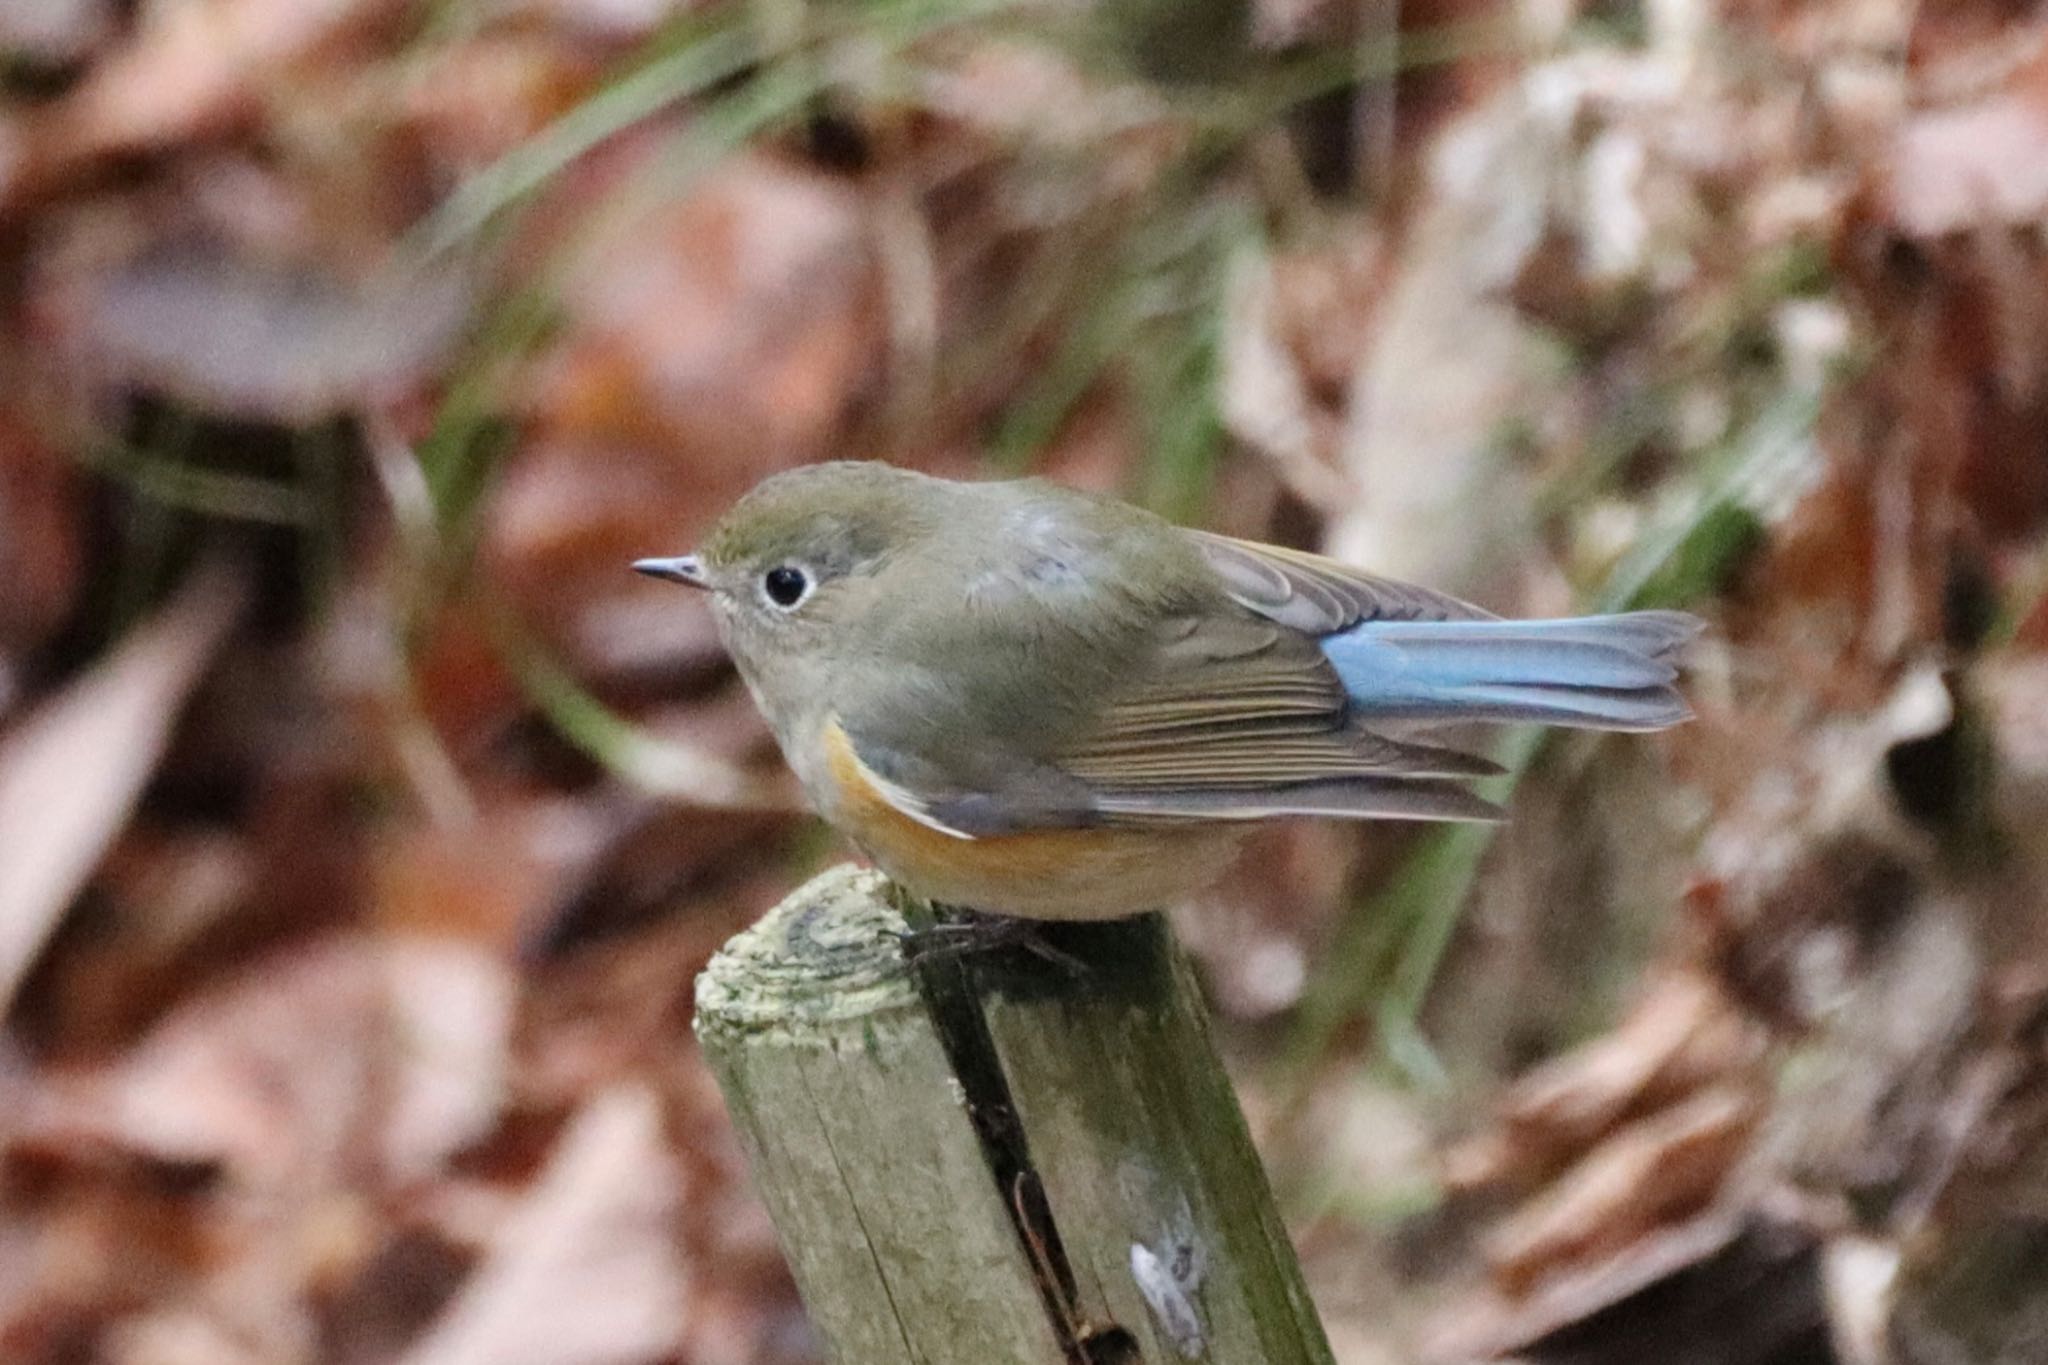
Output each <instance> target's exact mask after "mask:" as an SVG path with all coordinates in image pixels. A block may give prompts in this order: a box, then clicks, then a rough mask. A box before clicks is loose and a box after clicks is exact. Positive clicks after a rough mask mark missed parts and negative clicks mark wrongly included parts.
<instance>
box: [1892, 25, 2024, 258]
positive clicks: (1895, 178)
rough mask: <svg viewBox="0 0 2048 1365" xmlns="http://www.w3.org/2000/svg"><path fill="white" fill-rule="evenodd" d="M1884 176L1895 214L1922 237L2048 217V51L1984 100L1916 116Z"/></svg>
mask: <svg viewBox="0 0 2048 1365" xmlns="http://www.w3.org/2000/svg"><path fill="white" fill-rule="evenodd" d="M1886 171H1887V179H1888V189H1889V197H1890V203H1891V211H1892V215H1893V217H1894V218H1895V219H1896V220H1897V222H1898V225H1899V226H1900V227H1902V228H1904V229H1905V230H1906V232H1908V233H1910V234H1913V235H1916V236H1922V237H1935V236H1940V235H1942V234H1943V233H1949V232H1961V231H1966V230H1968V229H1970V228H1975V227H1988V226H1993V225H1998V226H2003V225H2007V224H2015V225H2019V224H2030V223H2034V222H2036V221H2038V220H2039V219H2040V217H2041V215H2042V213H2043V212H2044V211H2048V49H2042V50H2041V51H2040V52H2039V53H2037V54H2036V56H2035V57H2034V59H2033V60H2032V61H2031V62H2028V63H2026V64H2025V65H2023V66H2021V67H2020V68H2019V69H2018V70H2016V71H2015V72H2013V73H2012V75H2011V76H2010V78H2008V79H2007V80H2006V81H2005V82H2004V83H2003V84H2002V86H2001V87H2000V88H1999V89H1998V90H1996V91H1995V92H1993V93H1991V94H1989V95H1987V96H1986V97H1985V98H1983V99H1980V100H1978V101H1976V102H1974V103H1969V104H1959V105H1954V106H1948V107H1943V108H1936V109H1928V110H1923V111H1921V112H1918V113H1916V114H1914V115H1913V116H1912V117H1911V118H1910V119H1908V120H1907V122H1906V123H1905V125H1904V126H1903V127H1901V128H1900V129H1899V132H1898V135H1897V139H1896V141H1895V142H1894V143H1893V145H1892V148H1891V154H1890V158H1889V165H1888V166H1887V167H1886Z"/></svg>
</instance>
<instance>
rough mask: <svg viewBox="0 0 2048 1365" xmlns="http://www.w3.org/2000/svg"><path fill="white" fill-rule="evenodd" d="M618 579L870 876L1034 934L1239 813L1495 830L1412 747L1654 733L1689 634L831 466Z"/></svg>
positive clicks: (1188, 861)
mask: <svg viewBox="0 0 2048 1365" xmlns="http://www.w3.org/2000/svg"><path fill="white" fill-rule="evenodd" d="M633 567H634V568H635V569H637V570H639V571H640V572H642V573H645V574H651V575H653V576H655V577H657V578H664V579H669V580H671V581H673V582H677V583H685V584H688V585H690V586H691V587H694V588H701V589H705V590H707V591H708V592H710V594H711V605H712V609H713V612H714V615H715V616H716V619H717V623H718V630H719V634H720V637H721V638H722V639H723V640H724V641H725V644H726V647H727V649H729V650H730V651H731V653H732V657H733V660H734V662H735V663H736V664H737V665H738V667H739V671H740V676H741V677H742V678H744V679H745V680H746V683H747V686H748V688H749V690H750V691H751V692H752V693H753V696H754V700H755V702H756V704H757V705H758V706H759V707H760V708H761V711H762V713H763V714H764V715H765V716H766V717H767V719H768V723H769V725H770V726H771V727H772V728H773V729H774V732H775V737H776V739H777V741H778V742H779V743H780V744H781V746H782V752H783V755H784V756H785V757H786V758H787V759H788V761H789V764H790V766H791V767H792V768H794V769H795V770H796V774H797V777H798V778H799V780H800V781H801V782H802V784H803V787H804V790H805V793H806V795H807V796H808V797H809V799H810V800H811V802H812V804H813V805H815V806H816V808H817V810H818V812H819V813H820V814H821V815H823V816H824V818H825V819H826V820H828V821H830V822H831V823H832V824H833V825H835V826H837V827H838V828H839V829H840V830H841V831H842V832H843V833H845V834H846V835H847V836H848V837H849V838H850V839H852V841H853V842H854V843H855V844H856V845H858V846H859V848H860V849H861V850H862V851H863V852H864V853H865V854H866V855H867V856H868V857H869V858H871V859H872V860H873V861H874V862H875V863H876V865H878V866H879V867H880V868H881V869H882V870H883V871H884V872H886V873H887V874H888V875H889V876H891V877H893V878H895V879H896V880H897V881H898V882H900V883H901V884H902V885H903V886H905V887H907V888H908V889H909V890H911V891H912V892H914V893H916V894H918V895H920V896H923V897H925V898H926V899H928V900H932V901H936V902H939V903H942V904H947V905H954V906H960V907H966V908H971V909H975V910H980V911H984V912H990V913H995V914H1001V915H1012V916H1022V917H1025V918H1030V919H1046V920H1087V919H1105V918H1113V917H1117V916H1122V915H1129V914H1135V913H1138V912H1141V911H1145V910H1151V909H1157V908H1160V907H1163V906H1165V905H1168V904H1171V903H1173V902H1175V901H1177V900H1180V899H1183V898H1185V897H1186V896H1188V895H1189V894H1192V893H1194V892H1196V891H1199V890H1201V889H1202V888H1203V887H1204V886H1206V885H1207V884H1209V883H1210V882H1211V881H1213V880H1214V879H1215V878H1217V877H1218V876H1220V875H1221V873H1222V872H1223V871H1224V869H1225V868H1226V867H1227V866H1228V865H1229V863H1230V860H1231V858H1232V857H1233V855H1234V854H1235V852H1236V849H1237V845H1238V843H1239V842H1240V840H1241V838H1242V835H1243V832H1244V831H1245V829H1246V828H1247V826H1248V823H1249V822H1251V821H1255V820H1261V819H1266V818H1268V817H1278V816H1295V815H1313V816H1337V817H1344V818H1354V819H1370V818H1387V819H1408V820H1492V819H1497V818H1499V817H1500V811H1499V809H1498V808H1497V807H1495V806H1493V805H1491V804H1490V803H1488V802H1486V801H1484V800H1482V799H1480V798H1479V797H1478V796H1476V795H1475V794H1473V793H1472V792H1471V791H1469V790H1467V789H1466V788H1465V787H1464V786H1463V785H1462V783H1463V781H1464V780H1466V779H1470V778H1474V777H1483V776H1486V775H1488V774H1491V773H1497V772H1499V771H1500V769H1499V768H1498V766H1497V765H1495V764H1493V763H1491V762H1489V761H1488V760H1487V759H1485V758H1482V757H1479V756H1477V755H1474V754H1470V753H1466V752H1462V751H1460V750H1459V749H1457V748H1454V747H1447V746H1445V745H1443V744H1440V743H1431V742H1427V740H1426V739H1425V738H1423V737H1422V736H1423V735H1425V734H1426V733H1427V730H1428V727H1432V726H1442V725H1445V724H1450V723H1458V722H1467V721H1489V722H1531V721H1533V722H1540V723H1544V724H1550V725H1562V726H1572V727H1576V728H1580V729H1593V730H1660V729H1663V728H1665V727H1667V726H1671V725H1676V724H1678V723H1680V722H1681V721H1684V720H1686V719H1688V718H1689V717H1690V715H1691V711H1690V710H1689V709H1688V707H1687V706H1686V703H1685V700H1684V698H1682V697H1681V696H1680V695H1679V693H1678V690H1677V689H1676V687H1675V686H1674V679H1675V677H1676V668H1675V666H1674V663H1673V660H1674V657H1675V656H1676V655H1677V653H1678V652H1679V650H1680V649H1681V648H1682V647H1683V646H1684V645H1685V643H1686V642H1687V641H1688V640H1690V639H1691V638H1692V637H1693V636H1694V635H1695V634H1696V633H1698V631H1699V629H1700V622H1699V621H1698V620H1697V619H1696V618H1694V617H1692V616H1688V615H1686V614H1685V613H1683V612H1675V611H1637V612H1627V613H1624V614H1621V615H1615V616H1589V617H1577V618H1573V619H1568V620H1546V621H1508V620H1501V619H1499V618H1497V617H1495V616H1492V615H1490V614H1488V613H1487V612H1485V611H1482V610H1480V609H1479V608H1478V607H1474V606H1471V605H1469V604H1467V603H1464V602H1461V601H1459V600H1457V599H1456V598H1454V597H1449V596H1446V595H1444V594H1442V593H1437V592H1432V591H1430V590H1429V589H1427V588H1419V587H1413V586H1410V585H1409V584H1406V583H1400V582H1396V581H1394V580H1392V579H1387V578H1378V577H1375V576H1373V575H1371V574H1368V573H1364V572H1361V571H1360V570H1357V569H1353V568H1350V567H1348V566H1346V565H1344V564H1340V563H1338V562H1336V561H1335V560H1331V559H1326V558H1323V557H1321V556H1319V555H1313V554H1308V553H1304V552H1302V551H1299V550H1289V549H1282V548H1280V547H1278V546H1273V545H1261V544H1256V543H1254V542H1251V541H1245V540H1235V539H1232V538H1230V537H1228V536H1222V535H1215V534H1211V533H1209V532H1205V531H1195V530H1188V529H1184V528H1182V527H1178V526H1175V525H1173V524H1172V523H1170V522H1167V521H1165V520H1163V519H1161V518H1159V517H1157V516H1154V515H1153V514H1151V513H1149V512H1145V511H1142V510H1140V509H1138V508H1135V507H1132V506H1129V505H1128V504H1125V503H1122V502H1118V501H1116V500H1115V499H1113V498H1108V497H1103V496H1099V495H1095V494H1090V493H1083V492H1079V491H1076V490H1073V489H1069V488H1063V487H1060V486H1059V485H1056V484H1052V483H1048V482H1045V481H1044V480H1040V479H1023V480H1015V481H1008V482H990V483H965V482H954V481H951V480H947V479H939V478H933V477H931V476H929V475H924V474H918V473H913V472H911V471H908V470H903V469H897V468H894V467H891V466H889V465H885V464H873V463H856V462H841V463H833V464H820V465H811V466H807V467H804V468H799V469H794V470H789V471H787V472H784V473H780V474H776V475H774V476H772V477H770V478H768V479H766V480H764V481H763V482H762V483H761V484H759V485H758V486H756V487H755V488H754V489H753V491H751V492H749V493H748V494H747V495H746V496H745V497H743V498H742V499H741V500H740V501H739V502H738V503H737V504H735V505H734V506H733V508H732V509H731V510H730V511H729V512H727V513H726V515H725V516H724V518H723V519H722V520H720V522H719V523H718V525H717V526H716V527H715V528H714V529H713V531H712V532H711V535H710V537H709V539H708V540H707V541H706V543H705V544H704V545H703V547H702V548H701V549H700V550H699V551H698V553H696V554H691V555H683V556H680V557H677V558H673V559H643V560H640V561H639V562H637V563H636V564H634V566H633Z"/></svg>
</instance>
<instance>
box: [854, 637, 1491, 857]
mask: <svg viewBox="0 0 2048 1365" xmlns="http://www.w3.org/2000/svg"><path fill="white" fill-rule="evenodd" d="M851 739H852V742H853V744H854V747H855V750H856V752H857V754H858V755H859V757H860V758H861V760H862V762H863V764H864V765H865V766H866V767H867V768H868V769H870V770H871V771H872V773H873V774H875V775H876V776H877V777H878V778H879V779H880V780H879V781H876V782H874V783H873V784H872V785H873V787H874V789H875V790H876V791H877V792H878V793H879V794H881V795H882V796H883V797H884V798H885V799H887V800H888V801H889V802H890V803H891V804H892V805H893V806H895V807H896V808H897V809H898V810H899V811H901V812H902V813H903V814H905V815H908V816H909V817H910V818H912V819H915V820H918V821H919V822H920V823H923V824H925V825H927V826H929V827H931V828H934V829H940V830H943V831H945V832H947V833H950V834H956V835H959V836H961V837H964V838H979V837H984V836H988V835H997V834H1004V833H1015V832H1018V831H1021V830H1027V829H1044V828H1058V827H1074V826H1085V825H1099V824H1152V823H1161V822H1178V821H1185V820H1245V819H1256V818H1261V817H1265V816H1277V815H1290V814H1304V815H1305V814H1315V815H1336V816H1351V817H1361V818H1362V817H1383V818H1394V819H1399V818H1409V819H1465V820H1483V819H1493V818H1497V816H1498V813H1499V812H1498V811H1497V810H1496V808H1495V807H1493V806H1492V805H1491V804H1490V803H1488V802H1486V801H1483V800H1481V799H1480V798H1479V797H1477V796H1474V795H1472V794H1471V793H1470V792H1468V791H1466V790H1465V789H1464V788H1463V787H1461V786H1459V785H1457V779H1461V778H1471V777H1480V776H1486V775H1489V774H1492V773H1496V772H1498V771H1499V768H1498V767H1497V766H1496V765H1494V764H1493V763H1491V762H1489V761H1487V760H1486V759H1483V758H1478V757H1475V756H1473V755H1470V754H1464V753H1459V752H1457V751H1455V750H1451V749H1442V748H1436V747H1433V746H1429V745H1423V744H1409V743H1402V742H1399V741H1396V740H1392V739H1388V738H1386V737H1384V736H1380V735H1375V734H1372V733H1370V732H1368V731H1365V730H1362V729H1360V728H1358V727H1357V726H1356V725H1355V724H1353V723H1352V721H1351V718H1350V714H1349V703H1348V701H1347V699H1346V697H1345V694H1344V687H1343V683H1342V682H1341V681H1340V680H1339V679H1338V677H1337V675H1336V673H1335V671H1334V670H1333V669H1332V668H1331V666H1330V664H1329V661H1328V660H1327V659H1325V658H1324V657H1323V656H1322V653H1321V651H1320V650H1318V649H1317V648H1316V647H1315V642H1314V641H1313V640H1312V639H1310V638H1309V637H1308V636H1306V635H1303V634H1301V633H1300V632H1299V631H1297V630H1294V629H1291V628H1289V627H1287V626H1284V625H1279V624H1276V623H1274V622H1271V621H1266V620H1261V619H1259V618H1257V617H1253V616H1238V615H1215V614H1211V615H1204V616H1201V617H1186V618H1181V619H1178V620H1173V621H1168V622H1165V623H1163V624H1162V626H1161V629H1160V638H1159V643H1158V647H1157V649H1156V650H1155V651H1154V654H1153V657H1152V658H1151V660H1150V661H1149V663H1148V665H1147V666H1146V667H1145V668H1143V669H1141V670H1139V671H1138V672H1137V674H1136V676H1134V678H1133V679H1132V680H1131V681H1129V682H1128V683H1127V684H1126V685H1125V686H1124V687H1123V688H1122V689H1121V690H1120V691H1119V692H1118V693H1116V694H1115V695H1114V696H1113V697H1112V698H1111V699H1110V700H1109V702H1108V703H1107V704H1106V706H1105V707H1104V708H1103V710H1102V711H1101V713H1100V714H1099V715H1098V716H1096V717H1095V718H1094V719H1093V721H1092V722H1091V723H1090V724H1089V725H1088V726H1087V727H1085V728H1084V729H1083V730H1082V731H1081V732H1080V733H1077V734H1075V735H1073V736H1072V737H1071V738H1069V739H1068V740H1067V741H1066V742H1065V743H1062V744H1060V745H1058V746H1056V747H1055V748H1054V749H1053V751H1052V752H1049V753H1047V754H1045V755H1043V756H1042V757H1040V758H1037V759H1032V760H1023V759H1016V758H1015V757H1014V756H1011V757H1010V758H1006V759H1005V761H1004V763H1003V767H1002V771H1000V772H997V773H990V772H983V773H980V774H973V775H969V774H965V773H963V772H962V771H961V769H960V765H959V763H958V761H957V760H953V759H949V758H948V757H947V756H943V755H940V756H934V757H932V758H925V759H911V758H908V757H907V756H905V755H903V754H901V753H899V752H896V751H894V750H890V749H888V748H887V747H885V746H880V745H874V744H865V743H863V742H862V739H861V737H860V736H859V735H857V734H856V735H852V736H851Z"/></svg>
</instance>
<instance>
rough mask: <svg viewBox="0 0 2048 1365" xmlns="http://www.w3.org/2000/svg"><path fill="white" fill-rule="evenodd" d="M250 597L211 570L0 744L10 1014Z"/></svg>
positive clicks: (4, 968)
mask: <svg viewBox="0 0 2048 1365" xmlns="http://www.w3.org/2000/svg"><path fill="white" fill-rule="evenodd" d="M245 595H246V594H245V593H244V591H243V589H242V588H241V586H240V585H239V584H238V583H237V582H236V581H234V580H233V579H232V578H230V577H228V576H227V575H226V574H225V573H223V572H217V571H202V572H201V573H200V574H199V575H198V576H197V577H195V578H194V579H193V580H192V581H191V582H190V583H189V584H188V585H187V586H186V587H185V588H184V590H183V591H181V592H180V593H179V595H178V596H177V597H176V598H175V599H173V600H172V602H171V603H170V605H168V606H167V607H165V608H164V609H163V611H162V612H160V613H159V614H158V615H157V617H156V618H155V619H154V620H153V621H151V622H150V623H149V624H148V625H146V626H144V627H142V628H141V629H140V630H138V631H136V632H135V633H134V635H133V636H131V637H130V638H129V639H128V640H127V641H126V642H125V643H124V644H123V645H122V646H121V647H120V648H119V649H117V650H116V651H115V652H114V653H113V654H111V655H109V656H108V657H107V658H106V659H105V660H104V661H103V662H101V663H100V664H99V666H98V667H97V668H95V669H94V670H93V671H92V672H91V673H88V674H87V675H85V676H84V677H83V678H80V679H79V680H78V681H77V682H74V683H73V684H71V686H70V687H68V688H67V689H66V690H65V691H64V692H62V693H61V694H59V695H58V696H57V697H55V698H53V699H51V700H50V701H49V702H47V703H45V704H44V705H43V706H42V707H41V708H39V709H38V710H37V711H35V712H34V713H33V714H32V715H30V716H28V717H27V718H26V719H25V720H24V721H23V722H22V723H21V725H20V727H19V728H18V729H16V730H15V731H14V732H13V733H12V734H10V735H9V736H7V738H6V740H5V742H4V743H0V849H4V850H5V856H4V857H0V1010H4V1008H5V1007H6V1005H7V1004H8V1003H9V1002H11V1001H12V1000H13V998H14V992H15V990H16V989H17V988H18V987H19V986H20V984H21V978H22V974H23V973H25V972H26V971H27V970H28V968H29V966H30V964H32V963H33V962H34V961H35V958H36V955H37V953H39V952H40V951H41V950H42V946H43V944H44V942H45V941H46V940H47V939H48V937H49V934H50V931H51V930H52V929H54V928H55V927H56V924H57V921H58V919H59V918H60V917H61V916H62V915H63V913H64V911H65V909H66V908H67V907H68V906H69V905H70V904H71V902H72V900H73V898H75V897H76V896H77V895H78V892H79V890H80V889H81V888H82V887H83V886H84V885H85V882H86V879H87V878H88V877H90V876H91V875H92V870H93V868H94V867H95V866H96V865H97V864H98V863H99V860H100V858H101V857H102V856H103V855H104V854H105V852H106V849H107V845H108V843H109V842H110V841H111V840H112V839H113V837H114V836H115V835H116V834H117V833H119V832H120V830H121V827H122V826H123V825H124V824H126V823H127V820H128V815H129V811H130V810H131V809H132V807H133V806H134V803H135V799H136V797H137V796H138V795H140V794H141V791H142V787H143V784H144V783H145V782H146V781H147V780H148V779H149V775H150V774H151V772H153V771H154V770H155V768H156V764H157V760H158V759H159V758H160V757H161V755H162V753H163V749H164V745H165V743H166V741H167V740H168V739H169V737H170V733H171V726H172V724H173V723H174V722H175V721H176V719H177V716H178V712H179V709H180V708H181V707H182V705H183V703H184V701H185V699H186V697H187V696H188V695H190V693H191V691H192V688H193V686H194V685H195V684H196V683H197V682H198V680H199V677H200V674H201V673H202V671H203V670H204V669H205V666H206V663H207V661H208V660H209V659H211V658H212V657H213V653H214V650H215V649H216V648H217V647H218V646H219V644H220V642H221V641H222V639H223V638H224V637H225V636H226V634H227V631H228V627H229V626H230V625H231V624H232V623H233V622H234V619H235V617H236V616H237V615H238V614H239V612H240V610H241V605H242V602H243V600H244V597H245Z"/></svg>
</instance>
